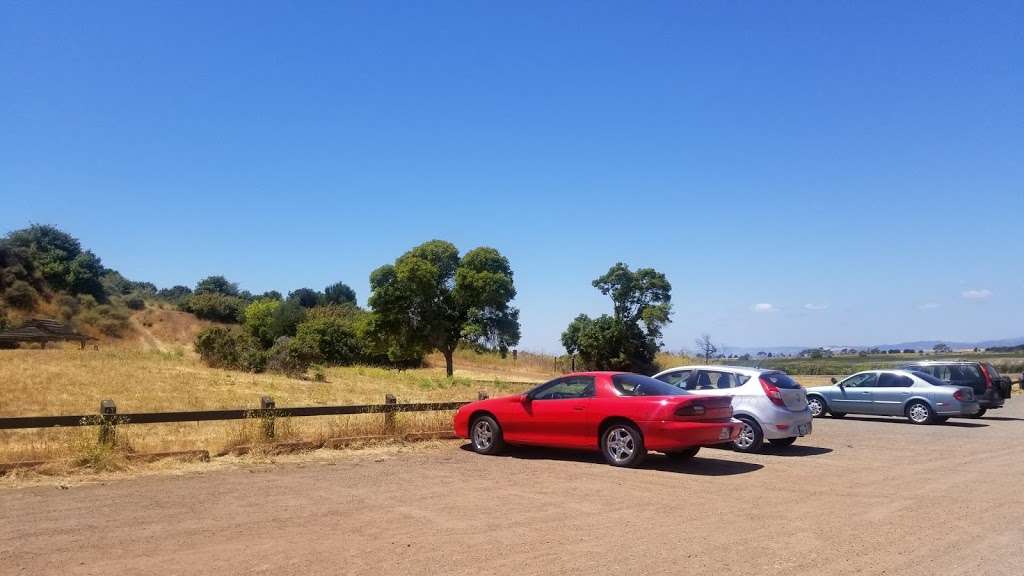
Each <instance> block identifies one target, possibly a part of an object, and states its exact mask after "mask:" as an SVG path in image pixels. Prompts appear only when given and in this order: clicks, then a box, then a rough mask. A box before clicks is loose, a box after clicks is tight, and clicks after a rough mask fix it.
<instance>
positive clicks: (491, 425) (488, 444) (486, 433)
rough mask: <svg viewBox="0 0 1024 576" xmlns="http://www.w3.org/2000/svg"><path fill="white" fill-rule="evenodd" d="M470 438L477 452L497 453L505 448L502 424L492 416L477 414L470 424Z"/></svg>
mask: <svg viewBox="0 0 1024 576" xmlns="http://www.w3.org/2000/svg"><path fill="white" fill-rule="evenodd" d="M469 439H470V442H472V443H473V451H474V452H476V453H477V454H497V453H498V452H501V451H502V450H504V449H505V438H504V436H502V434H501V425H500V424H498V421H497V420H495V419H494V418H493V417H491V416H487V415H484V416H477V417H476V418H474V419H473V422H472V423H471V424H470V425H469Z"/></svg>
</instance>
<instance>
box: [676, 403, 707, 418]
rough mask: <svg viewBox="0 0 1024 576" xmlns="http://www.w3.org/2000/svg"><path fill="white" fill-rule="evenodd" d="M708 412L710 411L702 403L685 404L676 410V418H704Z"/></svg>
mask: <svg viewBox="0 0 1024 576" xmlns="http://www.w3.org/2000/svg"><path fill="white" fill-rule="evenodd" d="M707 411H708V409H707V408H706V407H705V406H704V405H703V404H701V403H700V402H690V403H689V404H684V405H682V406H680V407H679V408H676V416H679V417H681V418H689V417H693V416H703V415H704V414H706V413H707Z"/></svg>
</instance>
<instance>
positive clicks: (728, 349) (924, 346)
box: [721, 336, 1024, 356]
mask: <svg viewBox="0 0 1024 576" xmlns="http://www.w3.org/2000/svg"><path fill="white" fill-rule="evenodd" d="M936 344H945V345H947V346H949V347H950V348H952V349H953V350H973V349H975V348H995V347H1011V346H1021V345H1024V336H1021V337H1018V338H1003V339H1000V340H977V341H973V342H966V341H953V340H914V341H911V342H897V343H894V344H876V345H871V346H863V345H846V346H839V345H832V346H821V347H822V348H827V349H829V350H842V349H844V348H847V349H849V348H852V349H854V350H871V349H874V348H878V349H879V350H893V349H897V350H911V349H913V350H931V349H932V348H934V347H935V345H936ZM721 348H722V350H721V351H722V352H723V353H725V354H739V355H742V354H757V353H758V352H770V353H771V354H773V355H779V354H785V355H787V356H789V355H793V354H799V353H800V352H801V351H803V350H807V349H808V348H818V346H764V347H752V346H729V345H723V346H721Z"/></svg>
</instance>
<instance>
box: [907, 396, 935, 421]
mask: <svg viewBox="0 0 1024 576" xmlns="http://www.w3.org/2000/svg"><path fill="white" fill-rule="evenodd" d="M907 420H910V422H911V423H912V424H931V423H932V422H933V421H934V420H935V413H934V412H932V408H931V406H929V405H928V404H926V403H924V402H921V401H916V402H911V403H910V404H907Z"/></svg>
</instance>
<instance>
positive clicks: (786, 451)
mask: <svg viewBox="0 0 1024 576" xmlns="http://www.w3.org/2000/svg"><path fill="white" fill-rule="evenodd" d="M708 448H714V449H716V450H729V451H733V449H732V447H730V446H728V445H725V446H708ZM830 452H832V449H831V448H822V447H820V446H801V445H800V444H793V445H791V446H773V445H771V444H765V445H764V448H762V449H761V451H760V452H757V454H760V455H761V456H782V457H785V458H802V457H806V456H821V455H822V454H828V453H830Z"/></svg>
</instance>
